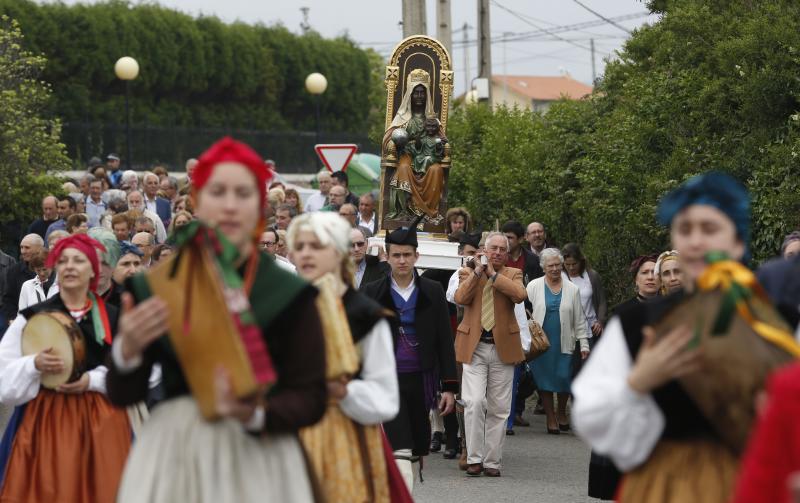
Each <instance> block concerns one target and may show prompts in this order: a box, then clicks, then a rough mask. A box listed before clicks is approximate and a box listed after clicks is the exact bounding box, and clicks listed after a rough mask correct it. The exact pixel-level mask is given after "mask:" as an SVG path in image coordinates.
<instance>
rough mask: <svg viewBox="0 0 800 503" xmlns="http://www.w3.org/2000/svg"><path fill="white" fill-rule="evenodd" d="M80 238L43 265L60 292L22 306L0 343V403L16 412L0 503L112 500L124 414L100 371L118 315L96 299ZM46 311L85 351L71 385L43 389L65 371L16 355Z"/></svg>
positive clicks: (122, 449)
mask: <svg viewBox="0 0 800 503" xmlns="http://www.w3.org/2000/svg"><path fill="white" fill-rule="evenodd" d="M102 251H105V248H104V247H103V245H101V244H100V243H98V242H97V241H95V240H94V239H92V238H90V237H88V236H86V235H85V234H75V235H73V236H70V237H68V238H64V239H62V240H60V241H59V242H58V244H57V245H56V246H55V248H54V249H53V251H51V252H50V254H49V256H48V258H47V266H48V267H55V270H56V273H57V274H58V278H59V286H60V291H59V294H58V295H57V296H55V297H52V298H50V299H48V300H46V301H44V302H41V303H39V304H36V305H34V306H31V307H28V308H27V309H24V310H22V311H21V312H20V316H18V317H17V319H16V320H14V323H13V324H12V325H11V326H10V327H9V329H8V330H7V331H6V333H5V336H4V337H3V339H2V342H0V402H2V403H3V404H9V405H14V406H16V407H17V408H16V410H15V412H14V416H13V418H12V419H11V422H10V423H9V426H8V429H7V430H6V432H5V435H4V436H3V440H2V443H1V444H0V501H3V502H5V501H13V502H15V503H16V502H20V503H22V502H29V503H34V502H41V501H81V502H95V501H96V502H108V501H113V499H114V496H115V494H116V491H117V486H118V485H119V480H120V477H121V475H122V469H123V467H124V466H125V459H126V458H127V456H128V451H129V450H130V445H131V428H130V424H129V422H128V416H127V414H126V413H125V411H124V410H123V409H118V408H115V407H113V406H112V405H111V404H110V403H109V402H108V400H107V399H106V396H105V395H106V385H105V377H106V371H107V369H106V367H104V366H103V363H104V362H105V360H106V357H107V355H108V353H109V351H110V349H111V341H112V337H113V336H114V332H115V329H116V326H117V311H116V309H115V308H114V307H113V306H106V305H105V303H104V302H103V299H102V298H101V297H100V296H99V295H96V293H95V292H96V290H97V283H98V280H99V279H100V261H99V258H98V252H102ZM47 312H58V313H64V314H66V315H67V316H69V317H71V318H72V319H73V320H75V323H76V324H77V326H78V328H79V329H80V335H81V337H82V338H83V343H84V345H85V357H84V361H85V367H84V368H85V369H87V370H86V371H85V372H84V373H83V374H82V375H81V376H80V378H78V379H77V380H76V381H74V382H70V383H67V384H62V385H60V386H58V387H57V388H55V389H46V388H44V387H43V386H42V385H41V384H42V378H43V377H44V376H47V375H48V374H58V373H61V372H62V371H63V370H65V362H64V360H63V359H62V358H61V357H59V356H58V355H57V354H56V353H55V352H54V350H53V348H49V349H45V350H44V351H42V352H40V353H38V354H32V355H28V356H23V355H22V350H21V347H22V344H21V339H22V334H23V330H24V328H25V326H26V325H27V323H28V321H29V320H30V319H31V318H32V317H34V316H36V315H42V316H43V315H44V314H43V313H47Z"/></svg>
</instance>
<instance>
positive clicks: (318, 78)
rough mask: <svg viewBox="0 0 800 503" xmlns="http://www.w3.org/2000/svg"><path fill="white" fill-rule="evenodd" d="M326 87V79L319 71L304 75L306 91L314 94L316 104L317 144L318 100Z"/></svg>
mask: <svg viewBox="0 0 800 503" xmlns="http://www.w3.org/2000/svg"><path fill="white" fill-rule="evenodd" d="M327 88H328V79H326V78H325V76H324V75H322V74H321V73H316V72H314V73H312V74H309V76H308V77H306V91H308V92H309V93H311V94H313V95H314V104H315V106H316V117H317V137H316V138H317V140H316V143H317V144H319V100H320V96H321V95H322V93H324V92H325V89H327Z"/></svg>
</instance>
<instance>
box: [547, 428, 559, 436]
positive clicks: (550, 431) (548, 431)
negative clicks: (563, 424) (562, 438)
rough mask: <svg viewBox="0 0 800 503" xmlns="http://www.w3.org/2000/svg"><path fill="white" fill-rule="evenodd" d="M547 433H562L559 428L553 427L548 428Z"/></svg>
mask: <svg viewBox="0 0 800 503" xmlns="http://www.w3.org/2000/svg"><path fill="white" fill-rule="evenodd" d="M547 434H548V435H561V430H559V429H558V428H553V429H552V430H551V429H550V428H547Z"/></svg>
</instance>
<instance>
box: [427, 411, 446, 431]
mask: <svg viewBox="0 0 800 503" xmlns="http://www.w3.org/2000/svg"><path fill="white" fill-rule="evenodd" d="M430 420H431V432H432V433H437V432H438V433H443V432H444V419H442V415H441V414H440V413H439V409H438V408H434V409H432V410H431V413H430Z"/></svg>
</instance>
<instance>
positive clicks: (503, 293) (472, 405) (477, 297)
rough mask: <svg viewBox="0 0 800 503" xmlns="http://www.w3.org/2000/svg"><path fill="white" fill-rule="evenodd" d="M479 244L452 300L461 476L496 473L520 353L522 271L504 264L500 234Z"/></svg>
mask: <svg viewBox="0 0 800 503" xmlns="http://www.w3.org/2000/svg"><path fill="white" fill-rule="evenodd" d="M484 247H485V252H484V253H478V254H477V255H476V257H475V259H474V260H472V261H470V262H468V263H467V265H468V267H464V268H462V269H461V270H460V271H459V274H458V276H459V286H458V290H456V294H455V301H456V303H457V304H460V305H462V306H464V318H463V320H462V321H461V324H460V325H459V327H458V330H457V333H456V360H457V361H458V362H460V363H462V364H463V367H464V370H463V373H462V375H461V397H462V399H463V400H464V403H465V407H464V423H465V429H466V437H467V463H468V467H467V475H469V476H472V477H476V476H480V475H481V473H484V474H485V475H487V476H489V477H499V476H500V459H501V458H502V452H503V441H504V440H505V424H506V421H507V420H508V415H509V411H510V408H511V393H512V382H513V379H514V365H516V364H517V363H519V362H521V361H522V360H524V358H525V355H524V354H523V352H522V342H521V341H520V335H519V330H520V327H519V324H518V323H517V319H516V317H515V316H514V305H515V304H517V303H519V302H522V301H523V300H525V297H526V295H525V287H523V286H522V271H521V270H519V269H516V268H513V267H507V266H506V261H507V260H508V239H507V238H506V237H505V235H503V234H501V233H499V232H492V233H490V234H489V235H488V236H487V237H486V243H485V245H484ZM483 256H486V257H487V258H488V260H487V264H486V265H485V266H484V265H482V264H481V257H483ZM490 302H491V304H489V303H490ZM484 410H485V411H486V412H485V415H484Z"/></svg>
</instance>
